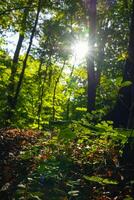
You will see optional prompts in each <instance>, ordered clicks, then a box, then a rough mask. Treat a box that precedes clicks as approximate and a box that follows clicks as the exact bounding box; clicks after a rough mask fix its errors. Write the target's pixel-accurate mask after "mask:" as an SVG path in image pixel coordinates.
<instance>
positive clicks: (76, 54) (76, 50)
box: [72, 41, 89, 65]
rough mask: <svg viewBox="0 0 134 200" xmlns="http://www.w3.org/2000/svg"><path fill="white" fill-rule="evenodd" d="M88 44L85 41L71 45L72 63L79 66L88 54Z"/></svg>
mask: <svg viewBox="0 0 134 200" xmlns="http://www.w3.org/2000/svg"><path fill="white" fill-rule="evenodd" d="M88 50H89V48H88V42H87V41H76V42H75V43H74V44H73V45H72V54H73V58H72V60H73V62H74V63H75V64H77V65H78V64H80V63H81V62H82V61H83V60H84V59H85V58H86V56H87V54H88Z"/></svg>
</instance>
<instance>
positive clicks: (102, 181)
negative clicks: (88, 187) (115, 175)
mask: <svg viewBox="0 0 134 200" xmlns="http://www.w3.org/2000/svg"><path fill="white" fill-rule="evenodd" d="M84 178H85V179H86V180H88V181H91V182H97V183H99V184H101V185H105V184H110V185H116V184H118V182H117V181H114V180H109V179H107V178H101V177H98V176H84Z"/></svg>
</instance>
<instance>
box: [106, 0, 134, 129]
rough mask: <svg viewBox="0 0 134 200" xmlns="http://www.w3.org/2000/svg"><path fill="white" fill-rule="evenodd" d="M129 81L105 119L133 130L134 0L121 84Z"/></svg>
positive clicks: (117, 125)
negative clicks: (129, 83) (126, 56)
mask: <svg viewBox="0 0 134 200" xmlns="http://www.w3.org/2000/svg"><path fill="white" fill-rule="evenodd" d="M125 81H131V85H129V86H127V87H123V88H121V89H120V91H119V95H118V99H117V102H116V104H115V107H114V109H113V110H112V111H111V112H110V113H109V114H108V115H107V117H106V119H108V120H112V121H113V122H114V125H115V126H116V127H124V128H129V129H132V128H134V0H133V4H132V17H131V25H130V37H129V46H128V58H127V60H126V63H125V67H124V73H123V82H125Z"/></svg>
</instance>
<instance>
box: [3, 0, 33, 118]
mask: <svg viewBox="0 0 134 200" xmlns="http://www.w3.org/2000/svg"><path fill="white" fill-rule="evenodd" d="M31 4H32V0H29V1H28V3H27V7H26V8H25V9H24V13H23V19H22V22H21V28H20V33H19V39H18V42H17V46H16V49H15V52H14V56H13V61H12V66H11V74H10V77H9V84H8V86H7V91H8V96H7V106H8V109H9V111H8V113H6V115H7V118H8V115H11V110H12V108H13V95H14V91H15V76H16V71H17V64H18V60H19V55H20V50H21V48H22V43H23V40H24V35H25V31H26V23H27V22H26V21H27V17H28V15H29V9H30V7H31ZM9 118H10V117H9Z"/></svg>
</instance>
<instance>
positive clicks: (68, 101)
mask: <svg viewBox="0 0 134 200" xmlns="http://www.w3.org/2000/svg"><path fill="white" fill-rule="evenodd" d="M73 72H74V65H73V66H72V70H71V73H70V76H69V78H70V80H71V78H72V76H73ZM70 85H71V81H70V82H69V83H68V88H67V90H68V89H69V88H70ZM67 90H66V92H67ZM66 92H65V95H66ZM70 98H71V91H70V92H69V98H68V99H67V108H66V120H69V115H70Z"/></svg>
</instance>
